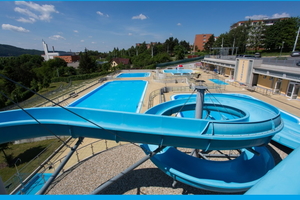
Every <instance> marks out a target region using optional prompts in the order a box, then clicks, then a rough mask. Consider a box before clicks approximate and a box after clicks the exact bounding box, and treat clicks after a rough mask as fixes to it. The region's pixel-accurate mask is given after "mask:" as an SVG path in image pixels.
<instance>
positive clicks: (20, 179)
mask: <svg viewBox="0 0 300 200" xmlns="http://www.w3.org/2000/svg"><path fill="white" fill-rule="evenodd" d="M18 161H20V163H21V162H22V161H21V159H20V158H18V159H17V160H16V162H15V163H14V165H15V168H16V171H17V176H18V178H19V181H20V183H21V185H23V181H22V178H21V177H20V172H19V170H18V167H17V162H18Z"/></svg>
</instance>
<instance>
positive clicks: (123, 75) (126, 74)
mask: <svg viewBox="0 0 300 200" xmlns="http://www.w3.org/2000/svg"><path fill="white" fill-rule="evenodd" d="M149 76H150V73H149V72H146V73H121V74H119V75H118V76H117V78H139V77H149Z"/></svg>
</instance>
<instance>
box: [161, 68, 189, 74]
mask: <svg viewBox="0 0 300 200" xmlns="http://www.w3.org/2000/svg"><path fill="white" fill-rule="evenodd" d="M163 72H164V73H171V74H173V75H183V74H191V73H193V70H191V69H178V70H177V69H165V70H164V71H163Z"/></svg>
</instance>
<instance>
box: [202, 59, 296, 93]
mask: <svg viewBox="0 0 300 200" xmlns="http://www.w3.org/2000/svg"><path fill="white" fill-rule="evenodd" d="M202 65H203V66H202V68H204V69H206V70H208V71H215V72H217V73H218V74H221V75H223V76H224V77H226V79H227V80H228V81H229V82H233V83H237V84H240V85H244V86H246V88H247V89H248V90H253V91H257V92H260V93H263V94H266V95H268V94H272V95H276V94H277V95H284V96H286V97H289V98H290V99H300V69H299V67H286V66H281V65H270V64H264V63H262V59H255V58H236V59H235V60H233V59H230V60H227V59H226V60H225V59H222V58H221V59H216V58H204V60H202Z"/></svg>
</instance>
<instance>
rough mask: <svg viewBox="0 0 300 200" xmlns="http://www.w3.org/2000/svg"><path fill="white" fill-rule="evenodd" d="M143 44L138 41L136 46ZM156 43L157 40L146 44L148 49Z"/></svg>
mask: <svg viewBox="0 0 300 200" xmlns="http://www.w3.org/2000/svg"><path fill="white" fill-rule="evenodd" d="M142 44H143V43H136V44H135V46H136V47H139V46H141V45H142ZM156 44H157V42H150V43H148V44H146V47H147V49H150V47H151V46H153V45H156Z"/></svg>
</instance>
